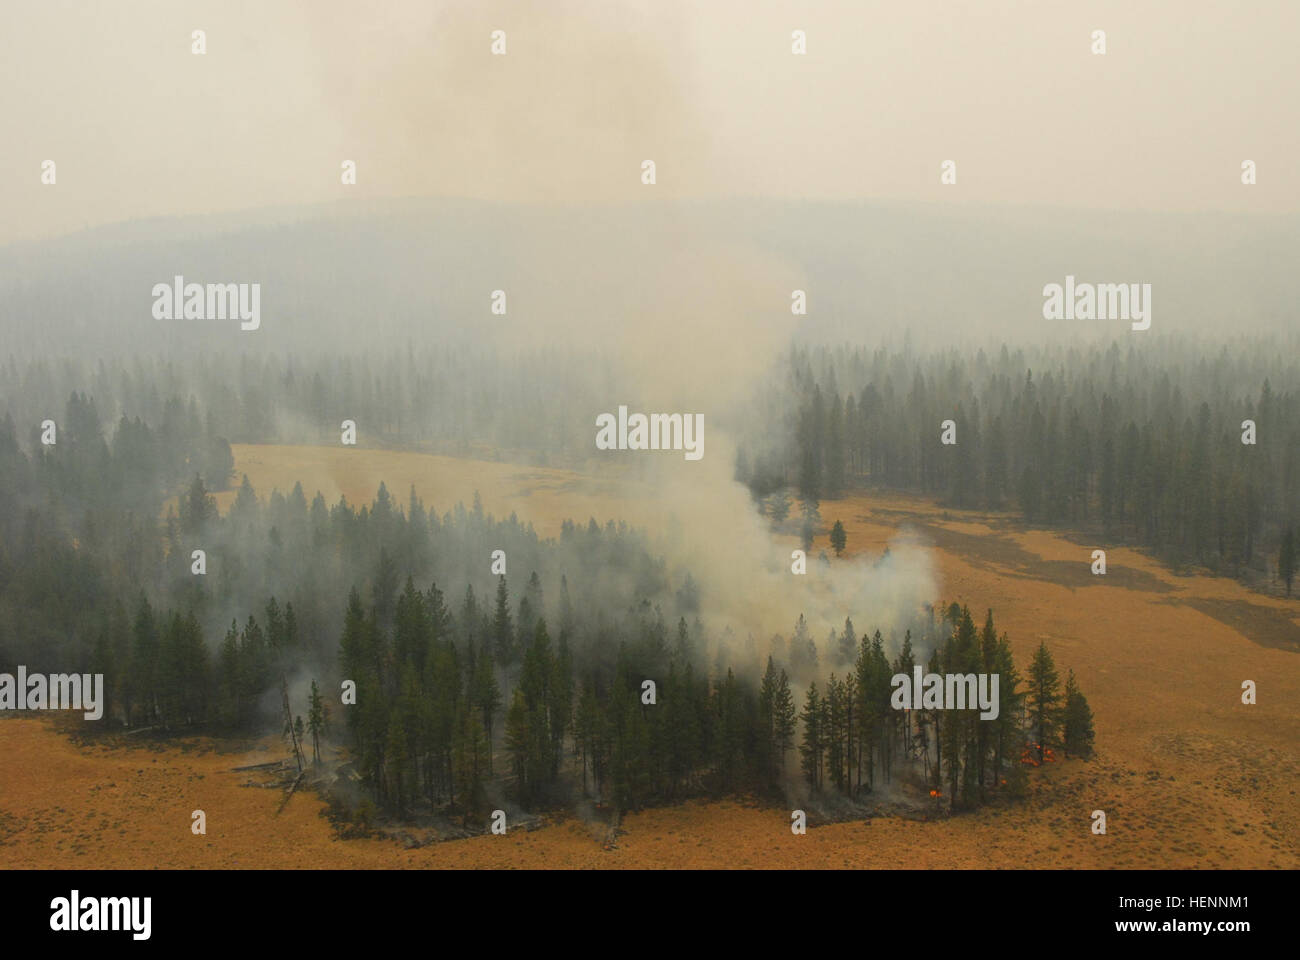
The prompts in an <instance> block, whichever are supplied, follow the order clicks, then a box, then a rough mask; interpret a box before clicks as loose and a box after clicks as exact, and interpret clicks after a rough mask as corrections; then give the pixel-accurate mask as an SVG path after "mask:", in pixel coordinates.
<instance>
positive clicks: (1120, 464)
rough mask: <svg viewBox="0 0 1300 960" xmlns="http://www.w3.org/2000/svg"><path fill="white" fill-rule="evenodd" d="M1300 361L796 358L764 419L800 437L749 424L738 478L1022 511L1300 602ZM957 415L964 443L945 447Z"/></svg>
mask: <svg viewBox="0 0 1300 960" xmlns="http://www.w3.org/2000/svg"><path fill="white" fill-rule="evenodd" d="M1296 356H1297V354H1296V352H1295V350H1294V349H1288V347H1287V344H1286V343H1282V342H1274V341H1254V342H1250V343H1247V344H1244V345H1238V346H1236V347H1235V348H1234V349H1233V350H1231V351H1229V350H1228V349H1227V348H1226V347H1224V348H1222V349H1220V350H1218V351H1217V352H1215V351H1213V350H1205V349H1200V348H1199V347H1198V345H1196V344H1192V343H1188V342H1183V341H1178V340H1170V339H1165V340H1163V341H1160V342H1159V344H1158V345H1153V346H1149V347H1145V348H1144V349H1138V348H1136V347H1133V346H1129V347H1127V348H1121V347H1120V346H1119V344H1118V343H1114V342H1112V343H1110V344H1109V345H1108V346H1101V345H1097V346H1094V347H1091V348H1088V349H1082V348H1080V349H1066V348H1061V347H1056V348H1052V349H1049V350H1016V351H1011V350H1010V349H1008V348H1007V347H1005V346H1003V347H1001V348H1000V349H996V350H991V351H990V352H988V353H986V352H983V351H980V352H978V353H976V354H974V355H973V356H970V355H965V356H964V355H962V354H960V353H958V352H957V351H951V352H950V351H938V352H932V353H918V352H915V351H913V350H911V349H906V348H904V349H899V350H893V351H890V350H877V351H870V350H866V349H848V348H840V349H831V348H816V349H793V350H791V351H790V353H789V355H788V357H787V358H786V362H785V365H784V367H783V369H782V370H781V371H780V373H779V374H774V375H773V376H771V377H769V378H768V379H767V381H765V384H764V386H763V387H762V388H761V389H760V392H759V396H758V398H757V399H756V401H755V404H754V411H755V413H756V414H757V415H756V416H755V417H754V418H753V420H754V423H756V424H779V425H781V427H782V429H781V430H774V429H771V428H770V427H759V428H753V429H750V430H749V431H748V434H747V440H746V442H745V443H744V444H742V446H741V448H740V453H739V457H738V462H737V476H738V479H741V480H743V481H745V482H746V483H748V484H749V486H750V488H751V489H752V490H753V491H754V493H755V495H756V496H758V497H766V496H767V495H769V494H771V493H772V492H773V491H777V490H781V489H783V488H785V487H787V486H793V487H797V488H798V489H799V491H800V492H801V495H802V496H804V497H806V498H813V499H833V498H835V497H838V496H841V495H842V494H844V493H846V492H848V491H850V490H852V489H855V488H863V487H870V486H878V487H883V488H889V489H894V490H901V491H910V492H915V493H919V494H924V495H931V496H936V497H939V498H941V499H942V500H943V502H944V503H946V504H948V505H951V506H953V507H958V508H990V509H1009V510H1014V511H1017V512H1018V513H1019V514H1020V515H1021V516H1022V517H1023V518H1024V519H1025V520H1026V521H1027V522H1029V523H1032V524H1045V525H1052V526H1056V527H1062V528H1067V529H1074V530H1079V531H1086V532H1088V533H1089V534H1091V535H1093V536H1096V537H1097V538H1098V545H1100V546H1104V545H1105V544H1106V543H1114V542H1122V543H1132V544H1137V545H1140V546H1142V547H1145V548H1147V549H1149V550H1151V551H1153V552H1154V553H1155V554H1156V555H1157V556H1159V557H1160V558H1162V559H1163V560H1165V561H1167V562H1170V563H1173V564H1196V565H1200V566H1202V567H1206V568H1208V569H1210V570H1212V571H1215V572H1218V573H1222V574H1226V575H1229V576H1240V577H1243V578H1245V579H1247V580H1248V581H1250V582H1252V583H1254V584H1256V585H1260V586H1265V587H1268V586H1270V585H1274V584H1276V586H1277V588H1278V589H1281V588H1285V589H1286V590H1287V592H1289V591H1290V588H1291V581H1292V578H1293V577H1294V570H1295V545H1294V532H1293V531H1294V526H1295V524H1296V519H1297V517H1300V364H1298V363H1297V360H1296ZM945 421H952V424H953V430H952V432H951V439H953V440H955V442H952V443H942V442H941V437H942V435H943V432H944V423H945ZM1245 421H1251V423H1253V425H1254V426H1253V430H1251V428H1250V426H1249V425H1244V424H1245ZM1248 430H1249V431H1250V433H1249V434H1247V431H1248ZM1244 435H1245V436H1246V439H1247V440H1248V441H1253V442H1243V436H1244ZM774 438H775V440H774Z"/></svg>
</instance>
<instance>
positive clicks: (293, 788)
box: [275, 770, 307, 817]
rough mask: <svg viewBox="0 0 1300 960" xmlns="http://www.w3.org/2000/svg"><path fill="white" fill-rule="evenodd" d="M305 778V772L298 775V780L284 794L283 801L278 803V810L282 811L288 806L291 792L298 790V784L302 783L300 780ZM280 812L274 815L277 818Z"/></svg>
mask: <svg viewBox="0 0 1300 960" xmlns="http://www.w3.org/2000/svg"><path fill="white" fill-rule="evenodd" d="M305 776H307V771H306V770H304V771H303V772H302V773H300V774H298V779H297V780H295V781H294V782H293V786H292V787H290V788H289V792H288V793H286V794H285V795H284V799H283V800H281V801H280V810H283V809H284V808H285V807H286V806H288V804H289V798H290V797H292V796H293V792H294V791H295V790H297V789H298V784H300V783H302V778H303V777H305ZM280 810H277V811H275V815H276V816H277V817H278V816H279V815H280Z"/></svg>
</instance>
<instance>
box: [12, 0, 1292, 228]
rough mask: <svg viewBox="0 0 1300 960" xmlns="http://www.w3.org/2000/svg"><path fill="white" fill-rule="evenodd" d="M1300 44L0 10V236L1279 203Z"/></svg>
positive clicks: (744, 9) (581, 16)
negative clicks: (542, 217)
mask: <svg viewBox="0 0 1300 960" xmlns="http://www.w3.org/2000/svg"><path fill="white" fill-rule="evenodd" d="M1297 28H1300V5H1297V4H1295V3H1293V2H1289V0H1276V2H1252V3H1248V4H1240V3H1234V2H1206V0H1158V2H1157V0H1144V2H1143V3H1140V4H1134V3H1132V2H1131V0H1121V2H1089V3H1087V4H1081V3H1056V2H1042V0H1032V2H1031V0H1022V2H1017V0H989V2H981V3H978V4H957V3H953V2H923V0H915V2H893V3H863V2H859V0H847V2H831V0H822V2H809V3H792V2H791V3H776V2H762V0H736V2H723V0H711V2H708V3H700V2H694V0H635V2H633V0H620V2H609V0H601V2H587V3H582V2H547V3H545V4H539V3H532V2H479V0H474V2H463V3H428V2H409V3H398V2H385V3H381V4H373V5H370V4H355V3H351V2H336V0H311V2H307V0H302V2H284V0H219V2H184V3H178V2H175V0H124V2H121V3H113V4H86V3H78V2H70V0H7V2H6V4H5V13H4V29H3V30H0V116H2V117H3V119H4V136H3V142H4V149H3V150H2V151H0V243H8V242H12V241H15V240H25V239H31V238H37V237H46V236H54V235H58V234H62V233H67V232H71V231H78V230H81V229H83V228H84V227H88V226H95V225H99V224H104V223H112V222H116V221H122V220H130V219H138V218H145V217H155V216H172V215H184V214H195V213H210V212H217V211H239V210H251V209H256V208H263V207H268V206H272V205H281V204H297V203H314V202H321V201H330V200H359V199H377V198H385V197H406V196H423V197H470V198H479V199H489V200H500V201H505V202H544V203H557V204H566V205H567V204H590V203H598V204H600V203H613V204H618V203H644V202H648V201H652V200H655V199H658V198H662V197H664V196H665V195H667V196H669V197H672V198H696V197H698V198H710V199H712V198H720V197H726V196H740V197H766V198H777V199H792V198H816V199H822V200H839V199H886V200H896V201H905V202H913V201H915V202H945V203H959V204H967V203H974V204H1008V205H1050V206H1060V207H1075V208H1088V209H1118V210H1160V211H1205V210H1220V211H1237V212H1248V211H1250V212H1265V211H1287V212H1295V211H1297V210H1300V174H1298V173H1297V158H1298V157H1300V70H1297V69H1296V67H1295V57H1294V52H1293V49H1292V46H1293V44H1294V38H1295V36H1296V34H1297ZM196 29H202V30H204V31H206V43H207V52H206V54H204V55H202V56H196V55H194V54H192V53H191V43H192V41H191V33H192V31H193V30H196ZM498 29H499V30H504V31H505V33H506V38H507V54H506V55H505V56H493V55H492V54H491V52H490V44H491V33H492V31H493V30H498ZM794 30H803V31H805V32H806V35H807V54H806V55H805V56H794V55H792V54H791V33H792V31H794ZM1094 30H1104V31H1105V32H1106V47H1107V52H1106V54H1105V55H1104V56H1098V55H1094V54H1093V53H1092V52H1091V49H1090V48H1091V45H1092V42H1093V41H1092V32H1093V31H1094ZM645 159H653V160H654V161H655V162H656V164H657V167H658V171H657V174H658V183H657V185H656V186H655V188H654V189H653V191H651V190H649V189H647V188H645V187H643V186H642V185H641V183H640V176H639V175H640V164H641V161H643V160H645ZM1247 159H1249V160H1253V161H1255V163H1256V164H1257V167H1258V184H1257V185H1255V186H1250V187H1247V186H1243V185H1242V184H1241V163H1242V161H1243V160H1247ZM45 160H54V161H55V162H56V164H57V183H56V184H55V185H53V186H48V185H43V184H42V183H41V164H42V162H43V161H45ZM343 160H354V161H356V163H357V172H358V183H357V185H356V186H355V187H345V186H343V185H341V184H340V177H339V174H340V164H341V163H342V161H343ZM944 160H954V161H956V163H957V184H956V185H955V186H941V185H940V182H939V173H940V164H941V163H942V162H943V161H944Z"/></svg>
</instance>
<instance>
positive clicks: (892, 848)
mask: <svg viewBox="0 0 1300 960" xmlns="http://www.w3.org/2000/svg"><path fill="white" fill-rule="evenodd" d="M234 452H235V457H236V467H237V470H238V471H239V473H247V474H248V475H249V478H250V482H252V483H253V485H254V487H255V488H256V489H257V491H258V493H259V495H260V496H265V495H266V494H268V493H269V492H270V490H271V489H272V488H276V487H278V488H280V489H281V490H282V491H288V490H289V489H291V487H292V485H293V483H294V482H295V481H296V480H298V479H301V480H303V486H304V490H305V491H306V492H307V495H308V497H309V498H310V497H311V496H312V495H314V493H315V490H316V489H320V490H321V492H322V493H323V494H324V495H325V497H326V499H327V501H329V502H331V503H333V502H336V501H337V499H338V496H339V495H340V494H343V495H346V496H347V498H348V500H349V501H350V502H354V503H368V502H369V501H370V499H371V498H372V497H373V496H374V492H375V490H376V488H377V487H378V485H379V481H380V480H381V479H382V480H384V481H386V482H387V484H388V487H389V489H390V490H391V491H392V492H393V494H394V496H396V497H398V498H399V499H404V498H405V496H406V492H407V491H408V489H409V487H410V486H411V484H414V485H415V486H416V489H417V491H418V492H419V494H420V496H421V497H423V499H424V500H425V502H426V505H428V506H434V507H437V508H438V509H439V510H440V511H441V510H445V509H448V508H449V507H450V506H451V505H452V504H454V503H455V502H456V501H457V500H463V501H469V500H470V499H471V498H472V496H473V492H474V490H476V489H477V490H478V491H479V492H480V494H481V496H482V499H483V503H484V506H485V508H486V509H487V510H489V511H491V512H494V513H496V514H497V515H498V516H501V515H507V514H509V513H510V511H512V510H514V511H516V512H517V513H518V514H519V516H520V518H521V519H522V520H524V521H531V522H532V523H533V524H534V525H535V526H536V528H537V529H538V531H539V533H541V534H543V535H544V536H546V535H554V534H556V533H557V532H558V528H559V523H560V521H561V520H562V519H564V518H566V517H570V516H572V517H585V516H588V515H594V516H596V517H597V519H598V520H601V521H603V520H604V519H607V518H610V517H613V518H626V519H628V520H629V521H630V522H634V523H643V522H648V521H647V518H648V514H649V513H650V512H652V511H647V508H646V506H645V505H644V504H639V503H637V502H636V499H637V498H636V495H635V488H634V487H628V486H626V485H615V484H613V483H610V482H605V481H601V480H597V479H592V478H587V477H583V476H581V475H578V474H576V473H571V472H569V471H564V470H556V469H547V468H532V467H521V466H517V465H511V464H503V463H489V462H484V461H469V460H457V459H452V458H447V457H433V456H426V455H422V454H412V453H399V452H391V451H365V453H364V457H360V456H357V455H356V454H357V451H351V450H344V449H334V448H318V447H260V446H256V447H254V446H237V447H235V449H234ZM232 497H233V493H232V492H226V493H223V494H221V495H219V499H221V500H222V501H223V503H222V506H223V509H224V507H225V505H227V504H228V502H229V500H230V499H231V498H232ZM822 515H823V517H824V518H825V520H826V522H827V523H828V524H829V523H832V522H834V521H835V520H837V519H838V520H841V521H842V522H843V523H844V525H845V527H846V529H847V532H848V543H849V548H848V551H847V552H848V553H849V554H850V555H853V554H859V553H863V554H866V555H868V556H874V555H877V554H879V553H880V552H881V551H882V550H883V549H884V547H885V545H886V544H887V543H888V542H890V541H891V540H893V539H894V538H896V537H898V536H899V535H900V534H902V535H907V536H912V537H914V538H916V539H917V540H918V541H919V542H922V543H925V544H927V545H928V546H927V548H926V549H928V550H930V551H931V552H932V556H933V559H934V561H935V564H936V567H937V570H938V573H939V576H940V579H941V583H942V589H943V597H942V599H943V600H945V601H947V600H954V599H955V600H957V601H958V602H969V603H970V604H971V606H972V608H973V610H974V611H975V612H976V614H977V619H982V614H983V610H984V609H985V608H986V607H992V608H993V609H994V611H995V617H996V620H997V624H998V629H999V630H1001V631H1006V632H1007V633H1008V634H1009V637H1010V640H1011V643H1012V645H1013V648H1014V650H1015V653H1016V657H1017V660H1018V662H1020V663H1022V664H1023V663H1026V662H1027V660H1028V658H1029V656H1030V654H1031V653H1032V651H1033V649H1034V648H1036V647H1037V646H1038V643H1039V642H1040V640H1046V641H1047V643H1048V645H1049V647H1050V648H1051V650H1052V651H1053V653H1054V655H1055V657H1056V660H1057V663H1058V665H1059V666H1060V667H1061V668H1062V671H1063V672H1064V668H1065V667H1067V666H1068V667H1073V669H1074V671H1075V673H1076V675H1077V676H1078V678H1079V682H1080V684H1081V685H1082V687H1083V689H1084V691H1085V692H1086V693H1087V694H1088V698H1089V701H1090V703H1091V705H1092V707H1093V711H1094V713H1095V714H1096V727H1097V745H1098V756H1097V758H1096V759H1094V760H1092V761H1088V762H1083V761H1077V760H1071V761H1063V762H1060V763H1056V764H1051V765H1048V766H1046V767H1044V768H1042V769H1040V770H1036V771H1034V772H1033V774H1032V775H1031V782H1032V787H1031V791H1030V795H1029V797H1028V799H1027V800H1026V801H1025V802H1024V803H1023V804H1020V805H1018V806H1015V807H1010V808H1008V807H1002V808H993V809H985V810H982V811H979V812H976V813H973V814H969V815H962V816H958V817H955V818H952V819H947V820H943V819H940V820H934V821H930V822H922V821H915V820H903V819H898V818H895V817H877V818H873V819H870V820H859V821H854V822H845V823H828V824H817V823H816V821H813V823H812V825H811V827H810V829H809V831H808V833H807V835H806V836H794V835H792V834H791V833H790V829H789V815H788V811H784V810H781V809H774V808H771V807H766V806H760V805H758V804H749V803H743V802H724V803H706V802H691V803H687V804H682V805H677V806H670V807H662V808H657V809H652V810H646V811H643V812H640V813H635V814H630V815H628V816H627V817H626V818H625V819H624V820H623V823H622V825H621V826H622V833H621V834H620V835H619V836H618V837H617V839H616V842H615V843H614V844H613V846H612V847H609V848H607V845H606V844H605V843H604V842H603V841H604V830H603V828H602V827H596V826H593V825H588V824H585V823H583V822H582V821H581V820H579V819H578V818H576V817H573V816H568V817H563V816H556V817H552V818H550V822H548V823H547V825H545V826H542V827H540V828H539V829H536V830H531V831H521V830H517V831H514V832H511V833H509V834H507V835H506V836H504V837H499V836H483V837H476V838H471V839H466V840H456V841H450V842H446V843H436V844H432V845H429V846H423V847H418V848H415V849H404V848H403V847H402V846H400V845H399V844H397V843H395V842H393V841H391V840H386V839H354V840H338V839H335V836H334V831H333V828H332V826H331V825H330V824H329V822H328V821H327V820H326V819H325V818H324V817H322V816H321V815H320V813H321V810H322V809H323V806H324V804H323V801H321V800H320V798H319V797H317V796H316V795H315V794H311V793H301V792H300V793H299V794H298V795H296V796H295V797H294V798H293V799H292V801H291V802H290V803H289V804H288V806H287V807H286V808H285V810H284V811H283V813H281V814H279V815H278V816H277V815H276V809H277V808H278V807H279V805H280V799H281V794H280V791H278V790H263V789H255V788H249V787H246V786H244V784H245V783H246V782H247V781H248V774H244V773H236V772H232V771H231V768H232V767H235V766H239V765H241V764H244V763H252V762H257V761H258V760H261V759H273V758H277V757H279V756H280V755H282V753H283V748H282V747H281V746H280V745H279V744H278V742H277V741H276V740H275V739H274V738H271V739H268V740H266V741H263V742H262V743H261V744H260V752H258V750H253V751H252V752H250V750H249V749H247V748H241V749H240V750H239V751H238V752H235V753H229V752H227V753H223V752H220V751H222V750H229V749H230V745H228V744H222V743H219V742H214V741H210V740H207V739H204V738H190V739H187V740H185V741H183V742H181V743H171V744H168V745H166V746H163V745H161V744H141V745H129V746H127V745H122V744H121V743H115V744H113V745H107V744H91V745H78V744H77V743H75V742H74V741H73V740H71V739H69V738H68V737H66V736H65V735H64V734H63V733H61V732H60V731H59V730H58V729H56V726H55V723H54V721H52V720H50V719H49V718H44V717H42V718H33V717H30V716H26V715H16V716H10V717H6V718H4V719H0V756H3V757H4V758H5V766H6V771H5V775H4V777H3V778H2V779H0V867H6V868H12V867H23V866H36V867H56V866H57V867H66V866H88V867H92V866H93V867H99V866H103V867H142V866H145V867H147V866H158V867H306V868H311V867H360V868H367V867H373V868H393V867H412V868H432V867H450V868H497V867H510V868H530V867H602V868H625V867H626V868H644V867H725V868H731V867H736V868H771V867H778V868H789V867H794V868H812V867H836V868H839V867H862V868H888V867H895V866H898V867H936V868H941V867H1002V868H1025V867H1061V866H1064V867H1117V868H1144V867H1173V868H1187V867H1194V868H1227V867H1233V868H1237V867H1241V868H1282V869H1295V868H1296V867H1298V866H1300V800H1298V799H1297V796H1296V790H1297V789H1298V787H1300V603H1298V602H1297V601H1294V600H1284V599H1281V598H1276V597H1266V596H1262V595H1260V594H1258V593H1254V592H1252V591H1250V590H1248V589H1246V588H1245V587H1243V586H1241V585H1240V584H1238V583H1236V582H1234V581H1231V580H1227V579H1223V578H1215V577H1210V576H1205V575H1177V574H1174V573H1172V572H1170V571H1169V570H1168V569H1166V568H1165V567H1163V566H1162V565H1161V564H1159V563H1158V562H1156V561H1154V560H1152V559H1150V558H1149V557H1147V556H1145V555H1143V554H1142V553H1140V552H1138V551H1134V550H1129V549H1124V548H1114V547H1111V548H1108V550H1107V553H1108V567H1109V569H1108V572H1107V574H1106V576H1104V577H1094V576H1093V575H1092V574H1091V573H1090V570H1089V562H1090V553H1091V550H1092V549H1093V546H1095V545H1089V544H1085V543H1076V542H1072V541H1071V540H1070V539H1068V538H1066V537H1064V536H1062V535H1060V534H1057V533H1055V532H1050V531H1044V530H1026V529H1024V528H1023V527H1022V526H1021V525H1019V524H1018V523H1016V522H1015V521H1014V520H1013V519H1012V518H1011V517H1009V516H1006V515H1001V514H996V513H986V512H960V511H946V510H943V509H941V508H939V507H936V506H935V505H934V504H932V503H928V502H926V501H924V500H921V499H917V498H910V497H903V496H897V495H875V494H872V495H862V496H854V497H849V498H846V499H842V500H836V501H826V502H824V503H823V504H822ZM936 599H939V598H936ZM1243 680H1254V681H1255V682H1256V683H1257V684H1258V687H1259V697H1258V699H1259V702H1258V704H1256V705H1254V706H1246V705H1243V704H1242V703H1241V700H1240V694H1241V682H1242V681H1243ZM196 809H202V810H204V811H205V813H206V814H207V821H208V832H207V835H206V836H194V835H193V834H191V832H190V822H191V820H190V815H191V812H192V811H193V810H196ZM1097 809H1100V810H1104V811H1105V812H1106V816H1107V828H1108V832H1107V834H1106V835H1105V836H1095V835H1093V834H1092V833H1091V832H1090V823H1091V820H1090V815H1091V813H1092V811H1093V810H1097Z"/></svg>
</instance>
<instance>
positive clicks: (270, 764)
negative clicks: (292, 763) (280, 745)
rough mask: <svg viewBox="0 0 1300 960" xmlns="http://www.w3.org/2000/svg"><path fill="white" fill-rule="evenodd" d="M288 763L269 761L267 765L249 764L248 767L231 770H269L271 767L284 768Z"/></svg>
mask: <svg viewBox="0 0 1300 960" xmlns="http://www.w3.org/2000/svg"><path fill="white" fill-rule="evenodd" d="M288 762H289V761H288V760H269V761H267V762H266V763H250V764H249V765H248V766H246V767H231V768H230V769H231V770H232V771H242V770H268V769H270V768H271V767H282V766H284V765H285V764H286V763H288Z"/></svg>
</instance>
